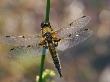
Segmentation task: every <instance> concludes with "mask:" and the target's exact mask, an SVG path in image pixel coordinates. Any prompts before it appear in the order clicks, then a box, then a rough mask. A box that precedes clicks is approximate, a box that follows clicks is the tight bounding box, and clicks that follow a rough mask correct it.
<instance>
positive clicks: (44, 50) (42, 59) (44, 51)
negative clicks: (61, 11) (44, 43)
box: [39, 0, 50, 82]
mask: <svg viewBox="0 0 110 82" xmlns="http://www.w3.org/2000/svg"><path fill="white" fill-rule="evenodd" d="M49 13H50V0H47V6H46V15H45V22H49ZM45 54H46V49H45V48H44V47H43V50H42V57H41V64H40V75H39V82H43V79H42V74H43V71H44V62H45Z"/></svg>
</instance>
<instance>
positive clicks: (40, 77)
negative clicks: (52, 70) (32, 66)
mask: <svg viewBox="0 0 110 82" xmlns="http://www.w3.org/2000/svg"><path fill="white" fill-rule="evenodd" d="M45 53H46V49H45V48H43V50H42V58H41V64H40V66H41V67H40V75H39V82H42V74H43V71H44V62H45Z"/></svg>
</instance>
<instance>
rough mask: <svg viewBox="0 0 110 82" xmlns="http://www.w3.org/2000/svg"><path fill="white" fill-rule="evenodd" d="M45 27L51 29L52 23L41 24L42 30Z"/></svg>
mask: <svg viewBox="0 0 110 82" xmlns="http://www.w3.org/2000/svg"><path fill="white" fill-rule="evenodd" d="M45 27H51V26H50V22H42V23H41V28H45Z"/></svg>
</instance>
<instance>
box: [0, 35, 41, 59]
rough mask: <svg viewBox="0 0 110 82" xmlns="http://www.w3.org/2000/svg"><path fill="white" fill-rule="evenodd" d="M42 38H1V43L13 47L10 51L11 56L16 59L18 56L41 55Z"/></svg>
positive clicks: (34, 36)
mask: <svg viewBox="0 0 110 82" xmlns="http://www.w3.org/2000/svg"><path fill="white" fill-rule="evenodd" d="M39 39H40V36H39V35H37V34H35V35H27V36H23V35H22V36H15V35H14V36H13V35H11V36H0V42H2V43H5V44H8V45H11V46H13V48H11V49H10V50H9V56H10V57H15V56H18V55H34V56H37V55H40V52H41V47H40V46H39V44H38V43H39Z"/></svg>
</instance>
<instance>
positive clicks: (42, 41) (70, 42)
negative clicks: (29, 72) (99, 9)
mask: <svg viewBox="0 0 110 82" xmlns="http://www.w3.org/2000/svg"><path fill="white" fill-rule="evenodd" d="M89 21H90V17H89V16H83V17H81V18H78V19H76V20H74V21H73V22H72V23H70V24H69V25H68V26H67V27H64V28H60V29H58V30H56V31H54V30H53V28H52V27H51V25H50V23H48V22H43V23H41V36H40V35H38V34H35V35H28V36H9V35H7V36H0V41H2V42H5V43H7V44H9V45H13V46H14V48H12V49H10V53H11V54H12V56H14V55H15V56H16V55H18V54H20V53H28V54H34V55H37V54H38V53H39V52H40V51H41V47H44V48H46V49H48V50H49V52H50V54H51V56H52V59H53V63H54V64H55V67H56V69H57V71H58V73H59V74H60V76H62V73H61V66H60V61H59V58H58V54H57V50H61V51H64V50H66V49H68V48H71V47H73V46H75V45H77V44H79V43H81V42H83V41H84V40H86V39H87V38H88V37H90V36H91V35H92V31H91V30H89V29H88V28H86V27H85V26H86V25H87V24H88V23H89Z"/></svg>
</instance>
